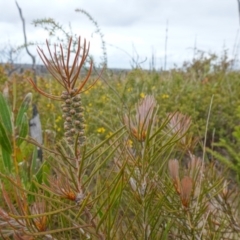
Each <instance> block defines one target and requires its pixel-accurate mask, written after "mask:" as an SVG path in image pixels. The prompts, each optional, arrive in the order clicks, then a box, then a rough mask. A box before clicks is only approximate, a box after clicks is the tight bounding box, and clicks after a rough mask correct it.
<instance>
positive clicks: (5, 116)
mask: <svg viewBox="0 0 240 240" xmlns="http://www.w3.org/2000/svg"><path fill="white" fill-rule="evenodd" d="M0 109H1V111H0V121H1V122H2V124H3V126H4V127H5V129H6V131H7V132H8V133H10V134H11V133H12V122H11V112H10V109H9V106H8V103H7V101H6V99H5V98H4V97H3V95H2V93H0Z"/></svg>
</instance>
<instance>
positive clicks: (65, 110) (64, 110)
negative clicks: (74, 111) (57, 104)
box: [62, 107, 70, 112]
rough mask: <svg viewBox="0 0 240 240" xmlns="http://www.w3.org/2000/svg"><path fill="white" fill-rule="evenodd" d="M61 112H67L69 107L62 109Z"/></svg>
mask: <svg viewBox="0 0 240 240" xmlns="http://www.w3.org/2000/svg"><path fill="white" fill-rule="evenodd" d="M62 110H63V112H69V111H70V108H69V107H63V108H62Z"/></svg>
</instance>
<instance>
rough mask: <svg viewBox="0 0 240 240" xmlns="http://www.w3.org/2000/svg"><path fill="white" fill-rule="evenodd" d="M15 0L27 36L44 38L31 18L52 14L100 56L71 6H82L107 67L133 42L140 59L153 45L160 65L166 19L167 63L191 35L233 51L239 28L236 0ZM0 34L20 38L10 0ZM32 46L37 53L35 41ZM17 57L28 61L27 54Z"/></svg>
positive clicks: (0, 17)
mask: <svg viewBox="0 0 240 240" xmlns="http://www.w3.org/2000/svg"><path fill="white" fill-rule="evenodd" d="M18 3H19V5H20V7H21V8H22V12H23V15H24V18H25V21H26V30H27V37H28V40H29V41H37V42H44V41H45V39H46V38H48V34H47V32H45V31H44V30H43V29H41V28H35V27H34V26H33V25H32V24H31V23H32V22H33V20H34V19H42V18H49V17H51V18H53V19H55V20H56V21H57V22H59V23H60V24H61V25H63V27H64V28H65V29H69V28H68V25H69V23H71V27H72V30H73V32H74V33H76V34H77V35H81V36H82V37H85V38H87V39H88V40H90V41H91V54H93V55H94V56H95V58H96V59H97V60H99V59H100V56H101V54H102V50H101V41H100V38H99V36H98V35H97V34H93V33H94V31H95V30H96V29H95V27H94V25H93V24H92V23H91V21H90V20H89V19H88V18H87V17H86V16H85V15H83V14H81V13H77V12H75V9H77V8H82V9H84V10H86V11H87V12H88V13H90V14H91V15H92V16H93V17H94V19H95V20H96V21H97V23H98V24H99V27H100V29H101V31H102V33H103V34H104V40H105V41H106V43H107V45H106V46H107V51H108V60H109V66H110V67H124V68H127V67H130V64H129V62H130V60H131V58H130V57H129V56H128V54H129V55H132V54H133V45H134V48H135V49H136V52H137V53H138V55H139V58H140V59H145V57H148V59H149V60H150V57H151V55H152V49H154V50H155V51H156V52H155V55H156V56H155V57H156V59H158V61H157V63H158V66H157V67H159V68H160V67H162V66H163V62H164V55H165V36H166V32H165V31H166V21H167V20H168V22H169V25H168V42H167V43H168V48H167V54H168V66H172V65H173V63H174V62H176V63H177V64H178V65H180V64H181V62H182V61H183V60H184V59H190V58H191V57H192V56H193V47H194V42H195V40H196V43H197V48H199V49H201V50H204V51H209V50H211V51H212V52H216V53H219V54H220V53H221V51H222V49H223V45H224V44H225V47H226V48H228V49H229V53H232V48H233V46H234V44H235V41H236V40H235V38H236V34H237V30H238V28H239V19H238V12H237V1H236V0H218V1H216V0H201V1H192V0H181V1H179V0H168V1H163V0H162V1H159V0H128V1H119V0H101V1H96V0H88V1H84V0H35V1H28V0H19V1H18ZM0 34H1V42H0V44H1V43H4V42H5V43H6V42H7V41H8V40H10V42H11V43H13V44H23V34H22V23H21V20H20V17H19V13H18V10H17V8H16V5H15V2H14V1H0ZM238 42H239V39H238ZM111 45H114V46H116V47H114V46H111ZM118 48H120V49H123V50H120V49H118ZM31 51H33V52H34V53H35V54H36V50H35V48H34V47H32V48H31ZM124 51H125V52H124ZM126 52H127V54H126ZM22 61H29V58H28V56H25V57H23V59H22ZM145 66H146V67H148V66H149V63H148V62H147V63H145Z"/></svg>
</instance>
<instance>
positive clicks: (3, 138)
mask: <svg viewBox="0 0 240 240" xmlns="http://www.w3.org/2000/svg"><path fill="white" fill-rule="evenodd" d="M0 145H1V146H2V149H4V150H5V151H6V152H7V153H10V154H11V153H12V145H11V141H10V139H9V137H8V135H7V132H6V129H5V127H4V126H3V123H2V122H1V121H0Z"/></svg>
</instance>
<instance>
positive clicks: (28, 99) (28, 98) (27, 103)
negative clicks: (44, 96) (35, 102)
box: [16, 93, 32, 127]
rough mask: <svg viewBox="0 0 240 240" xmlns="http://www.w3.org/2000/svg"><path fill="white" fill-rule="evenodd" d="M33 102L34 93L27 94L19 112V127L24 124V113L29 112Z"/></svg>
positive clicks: (17, 119) (17, 123)
mask: <svg viewBox="0 0 240 240" xmlns="http://www.w3.org/2000/svg"><path fill="white" fill-rule="evenodd" d="M31 102H32V93H28V94H27V95H26V96H25V98H24V100H23V102H22V104H21V106H20V108H19V111H18V114H17V118H16V126H17V127H19V126H20V125H21V124H22V122H23V118H24V115H25V114H24V113H26V112H27V110H28V108H29V106H30V104H31Z"/></svg>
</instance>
